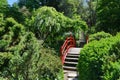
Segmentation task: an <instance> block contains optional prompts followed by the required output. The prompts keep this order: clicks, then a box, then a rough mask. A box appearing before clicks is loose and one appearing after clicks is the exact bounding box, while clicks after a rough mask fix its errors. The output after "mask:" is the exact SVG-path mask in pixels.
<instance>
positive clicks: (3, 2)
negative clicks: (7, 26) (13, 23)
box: [0, 0, 8, 13]
mask: <svg viewBox="0 0 120 80" xmlns="http://www.w3.org/2000/svg"><path fill="white" fill-rule="evenodd" d="M7 8H8V3H7V0H0V13H6V11H7V10H8V9H7Z"/></svg>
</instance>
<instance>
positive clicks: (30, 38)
mask: <svg viewBox="0 0 120 80" xmlns="http://www.w3.org/2000/svg"><path fill="white" fill-rule="evenodd" d="M0 23H4V25H0V27H1V26H2V27H3V28H4V31H2V30H1V31H0V33H1V34H0V79H7V80H8V79H9V80H55V79H57V80H62V79H63V77H62V65H61V63H60V62H61V61H60V59H59V57H58V56H56V55H55V54H56V52H55V51H54V50H53V49H49V48H44V47H43V46H42V45H41V44H42V41H38V40H37V39H36V37H35V36H34V34H33V33H31V32H26V31H25V28H24V26H23V25H21V24H19V23H17V22H16V21H15V20H14V19H13V18H7V19H6V20H4V21H0ZM59 74H61V76H59Z"/></svg>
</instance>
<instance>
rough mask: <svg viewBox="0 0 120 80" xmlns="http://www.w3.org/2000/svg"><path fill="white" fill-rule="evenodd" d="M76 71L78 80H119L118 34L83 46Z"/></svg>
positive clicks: (119, 39) (119, 49) (119, 37)
mask: <svg viewBox="0 0 120 80" xmlns="http://www.w3.org/2000/svg"><path fill="white" fill-rule="evenodd" d="M78 71H79V74H80V75H79V79H80V80H119V79H120V34H118V35H116V36H114V37H110V38H106V39H101V40H100V41H92V42H91V43H89V44H88V45H85V47H84V48H83V49H82V50H81V52H80V58H79V63H78Z"/></svg>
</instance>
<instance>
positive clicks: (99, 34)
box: [89, 31, 112, 42]
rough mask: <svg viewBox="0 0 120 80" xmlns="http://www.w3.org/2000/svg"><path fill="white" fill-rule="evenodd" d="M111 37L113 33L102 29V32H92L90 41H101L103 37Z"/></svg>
mask: <svg viewBox="0 0 120 80" xmlns="http://www.w3.org/2000/svg"><path fill="white" fill-rule="evenodd" d="M109 37H112V35H111V34H109V33H105V32H104V31H101V32H97V33H95V34H91V35H90V36H89V42H91V41H94V40H98V41H99V40H100V39H102V38H109Z"/></svg>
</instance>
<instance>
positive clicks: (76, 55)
mask: <svg viewBox="0 0 120 80" xmlns="http://www.w3.org/2000/svg"><path fill="white" fill-rule="evenodd" d="M66 57H77V58H78V57H79V55H78V54H72V55H71V54H68V55H67V56H66Z"/></svg>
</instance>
